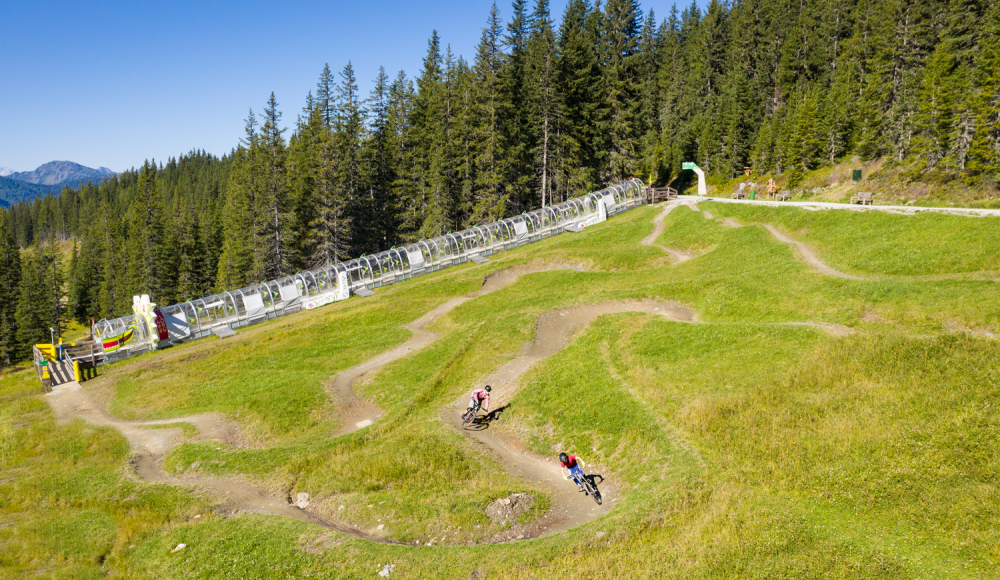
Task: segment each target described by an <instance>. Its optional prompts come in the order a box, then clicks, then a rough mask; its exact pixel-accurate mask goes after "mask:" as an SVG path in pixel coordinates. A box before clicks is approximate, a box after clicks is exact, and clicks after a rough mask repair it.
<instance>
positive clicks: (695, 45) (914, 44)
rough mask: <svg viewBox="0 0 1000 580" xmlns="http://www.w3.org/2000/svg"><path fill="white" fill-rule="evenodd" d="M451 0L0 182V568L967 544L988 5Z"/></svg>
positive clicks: (988, 505) (987, 559) (810, 571)
mask: <svg viewBox="0 0 1000 580" xmlns="http://www.w3.org/2000/svg"><path fill="white" fill-rule="evenodd" d="M658 6H659V5H658ZM668 6H669V4H668ZM289 9H291V8H289ZM177 10H186V9H185V8H182V7H177ZM559 12H561V13H559ZM482 16H483V17H484V19H483V20H482V21H480V22H470V23H467V26H468V27H472V28H474V29H477V30H480V29H481V35H480V36H479V41H478V44H477V45H476V47H475V51H474V54H471V55H461V54H456V51H454V50H453V48H452V45H449V43H448V42H449V41H448V39H447V38H442V36H439V33H438V32H437V31H430V34H429V39H428V40H427V44H426V47H423V46H419V47H409V46H400V47H399V48H398V50H404V51H414V52H415V53H416V51H419V53H418V54H416V56H417V57H419V54H423V58H422V67H421V68H420V69H419V70H416V71H402V70H401V71H398V72H392V71H387V70H386V69H385V68H384V67H382V68H378V71H377V74H375V75H374V82H373V83H372V84H371V85H369V86H363V85H367V84H368V83H367V81H364V82H361V83H359V80H358V78H357V71H356V70H355V68H354V65H352V62H351V60H350V59H351V58H352V55H351V54H335V55H333V57H332V58H333V59H336V60H335V61H334V60H331V62H332V63H333V66H332V67H331V66H330V65H329V64H328V65H326V66H324V67H322V70H320V71H317V72H318V73H319V76H318V80H317V82H316V84H315V88H314V89H313V90H311V91H309V92H308V93H307V94H305V95H301V94H299V95H283V94H276V92H277V91H276V92H270V94H262V95H259V97H256V96H255V97H253V99H254V102H257V99H258V98H259V99H260V100H259V102H260V103H261V106H260V107H259V109H258V108H257V107H255V108H254V109H251V110H249V111H247V112H245V113H242V112H238V113H236V114H234V115H233V121H234V122H235V121H236V120H237V119H240V118H243V119H244V120H243V122H242V124H243V132H242V134H241V135H232V143H233V146H232V148H231V150H229V151H228V152H209V151H206V150H203V149H192V150H190V151H189V152H188V153H184V154H181V155H178V156H175V157H169V158H167V159H166V160H163V159H160V160H154V159H151V158H150V159H148V160H146V161H144V162H143V163H142V164H141V165H138V166H136V167H133V168H131V169H128V170H126V171H123V172H121V173H114V172H112V171H111V170H108V169H106V168H104V167H101V169H100V170H89V168H86V167H83V166H81V165H79V164H75V163H69V162H53V164H52V165H53V166H55V165H56V164H57V163H58V164H62V165H65V166H73V167H79V168H81V169H84V170H89V171H94V172H99V174H98V173H95V175H98V176H97V177H94V178H93V180H91V181H86V182H81V181H80V180H75V181H72V182H71V184H70V185H71V186H68V185H38V184H35V183H32V182H28V181H23V180H21V181H19V180H18V176H23V175H27V173H14V172H10V175H12V176H13V177H11V178H7V177H3V178H0V179H3V180H4V183H3V184H2V185H4V187H5V188H7V190H9V191H10V192H13V193H11V199H10V200H6V199H3V198H0V577H2V578H34V577H44V578H103V577H111V578H136V579H138V578H188V577H195V578H261V579H270V578H379V577H382V578H386V577H388V578H475V579H484V578H511V579H513V578H518V579H520V578H525V579H527V578H553V577H566V578H678V579H679V578H684V579H687V578H705V579H708V578H713V579H714V578H852V579H853V578H857V579H868V578H885V579H891V580H900V579H910V578H913V579H918V578H970V579H972V578H975V579H978V578H995V577H998V572H997V570H998V569H1000V547H998V546H1000V526H998V522H1000V463H998V461H997V457H998V449H1000V416H998V414H997V413H996V409H997V408H1000V343H998V340H997V339H998V336H1000V290H998V283H1000V3H998V2H990V1H988V0H884V1H875V0H795V1H792V0H731V1H726V2H722V1H719V0H710V1H707V2H705V1H701V2H694V3H692V4H691V5H690V6H688V7H686V8H678V7H674V8H673V9H671V10H670V11H669V13H667V14H665V15H664V14H660V13H659V10H657V13H656V14H654V11H653V10H652V9H649V8H648V7H645V8H644V7H642V6H640V5H639V3H638V2H637V1H634V0H597V1H596V2H592V1H591V0H569V1H568V2H566V3H565V7H564V8H563V4H560V5H559V9H558V10H556V9H553V8H552V7H550V2H549V0H535V1H534V2H533V3H529V2H527V0H513V3H512V5H511V6H510V7H506V6H498V5H497V4H496V3H494V4H493V5H492V7H491V9H490V10H489V11H488V13H487V14H483V15H482ZM379 17H380V18H393V15H392V14H387V15H379ZM435 18H436V17H435ZM359 24H361V23H359ZM377 37H378V35H373V39H372V42H376V41H378V40H377ZM421 38H426V36H424V33H423V32H421ZM382 40H383V41H384V39H382ZM289 41H290V42H292V41H293V40H289ZM420 42H422V40H420ZM471 45H472V42H471V41H470V42H469V46H470V47H471ZM357 50H359V51H361V50H364V47H363V46H358V47H357ZM15 58H17V57H16V56H15ZM321 58H322V60H320V61H319V63H320V64H322V62H323V61H324V60H327V59H326V57H325V56H322V57H321ZM355 58H357V57H355ZM413 62H414V63H415V64H416V63H419V62H420V61H419V60H416V59H415V60H414V61H413ZM376 64H377V61H376ZM309 68H311V66H310V67H309ZM360 68H361V70H362V71H364V70H365V69H367V67H360ZM262 74H270V73H268V72H262ZM310 76H311V75H310ZM178 82H183V80H182V79H179V80H178ZM269 82H270V81H269ZM309 86H312V81H311V80H309V85H308V86H306V87H304V88H308V87H309ZM267 89H268V90H269V89H270V85H269V86H268V87H267ZM279 97H280V101H279ZM293 101H294V102H295V104H294V105H292V106H289V103H290V102H293ZM243 108H244V107H242V106H241V107H240V109H243ZM19 114H20V113H19ZM23 114H25V115H35V114H38V115H43V114H47V113H44V112H36V111H23ZM164 114H168V113H164ZM244 114H245V117H244ZM233 128H234V129H236V130H238V128H235V127H233ZM226 133H228V132H226ZM143 138H144V139H147V140H155V139H156V136H155V135H144V136H143ZM53 139H54V140H56V139H58V136H54V137H53ZM140 142H141V141H140ZM147 142H148V141H147ZM226 147H229V145H226ZM168 151H169V150H168ZM147 153H148V150H147ZM137 154H138V155H140V157H138V159H140V160H141V159H142V158H143V157H142V155H145V154H144V153H142V152H141V151H139V152H138V153H137ZM157 157H159V155H157ZM60 158H61V157H60ZM80 161H86V160H83V159H81V160H80ZM11 165H12V166H14V164H13V163H12V164H11ZM62 165H60V167H61V166H62ZM107 165H111V166H113V164H112V163H107ZM94 166H95V167H96V166H97V164H94ZM47 183H55V182H47ZM57 187H61V189H59V190H57V189H56V188H57ZM699 192H705V193H707V195H699ZM15 194H16V195H15ZM470 399H471V400H470Z"/></svg>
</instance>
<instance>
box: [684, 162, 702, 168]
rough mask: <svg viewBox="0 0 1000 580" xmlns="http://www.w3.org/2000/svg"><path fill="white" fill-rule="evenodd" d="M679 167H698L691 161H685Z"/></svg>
mask: <svg viewBox="0 0 1000 580" xmlns="http://www.w3.org/2000/svg"><path fill="white" fill-rule="evenodd" d="M681 169H698V166H697V165H695V163H694V162H692V161H685V162H684V163H681Z"/></svg>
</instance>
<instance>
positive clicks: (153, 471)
mask: <svg viewBox="0 0 1000 580" xmlns="http://www.w3.org/2000/svg"><path fill="white" fill-rule="evenodd" d="M45 397H46V398H47V399H48V402H49V405H50V406H51V407H52V409H53V410H54V411H55V414H56V420H57V421H59V422H60V423H65V422H68V421H70V420H72V419H74V418H81V419H83V420H85V421H87V422H89V423H93V424H95V425H100V426H103V427H111V428H113V429H117V430H118V431H120V432H121V433H122V434H123V435H125V437H126V438H127V439H128V442H129V446H130V447H131V452H132V457H131V459H130V462H131V463H132V466H133V468H134V469H135V474H136V475H137V476H138V477H139V478H141V479H143V480H145V481H147V482H150V483H164V484H168V485H176V486H184V487H194V488H197V489H201V490H203V491H206V492H209V493H211V494H212V495H214V496H216V497H220V498H222V500H223V506H222V509H223V511H225V512H229V513H231V514H233V515H235V514H239V513H259V514H270V515H277V516H284V517H288V518H292V519H296V520H299V521H303V522H307V523H311V524H316V525H320V526H323V527H325V528H330V529H333V530H336V531H339V532H342V533H345V534H349V535H352V536H358V537H364V538H368V539H370V540H374V541H379V542H385V541H386V540H385V539H384V538H379V537H375V536H370V535H368V534H366V533H364V532H363V531H361V530H359V529H357V528H354V527H352V526H349V525H347V524H344V523H341V522H331V521H326V520H323V519H320V518H318V517H316V516H314V515H312V514H310V513H309V512H306V511H305V510H302V509H299V508H298V506H296V505H294V504H292V503H291V502H290V500H289V498H282V497H279V496H277V495H276V494H273V493H271V492H269V491H267V490H265V489H261V488H259V487H255V486H252V485H249V484H246V483H243V482H240V481H235V480H231V479H217V478H211V477H202V476H182V477H173V476H170V475H167V474H166V473H164V471H163V469H162V468H161V466H160V462H161V461H162V459H163V457H164V456H165V455H166V454H167V453H169V452H170V450H172V449H173V448H174V447H176V446H178V445H180V444H181V443H183V442H184V441H185V437H184V435H183V431H182V429H181V427H180V426H179V425H178V426H177V427H166V428H164V426H169V425H176V424H180V423H188V424H191V425H194V427H195V429H196V430H197V435H195V436H194V437H193V438H190V439H187V440H188V441H216V442H218V443H223V444H226V445H238V444H239V440H240V435H239V430H238V428H237V427H236V426H235V425H233V424H232V423H231V422H229V421H227V420H226V419H224V418H223V417H222V416H220V415H216V414H214V413H205V414H200V415H189V416H186V417H175V418H173V419H163V420H156V421H126V420H124V419H119V418H117V417H112V416H111V415H109V414H108V413H107V412H105V411H104V410H103V409H101V408H100V407H98V406H97V405H96V404H95V403H94V402H93V401H92V400H91V399H90V398H89V397H87V395H86V394H85V393H84V392H83V388H82V387H81V386H80V383H77V382H76V381H73V382H70V383H65V384H62V385H59V386H56V387H54V388H53V389H52V391H51V392H50V393H48V394H46V395H45Z"/></svg>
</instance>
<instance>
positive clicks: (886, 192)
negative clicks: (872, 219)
mask: <svg viewBox="0 0 1000 580" xmlns="http://www.w3.org/2000/svg"><path fill="white" fill-rule="evenodd" d="M886 161H887V160H885V159H875V160H872V161H865V162H862V161H860V160H859V159H857V158H854V159H853V160H847V159H844V160H842V161H841V162H839V163H837V164H836V165H828V166H823V167H819V168H817V169H814V170H812V171H807V172H806V173H805V175H804V176H803V178H802V180H801V181H800V182H799V183H798V184H797V185H794V186H789V175H788V174H787V173H786V174H770V173H765V174H754V176H753V177H747V176H746V175H737V176H736V177H734V178H733V179H726V178H724V177H722V176H719V175H711V176H709V177H708V185H709V190H710V195H713V196H724V197H728V196H729V195H731V194H732V193H733V192H734V191H736V190H737V189H738V187H739V184H740V183H749V182H754V183H756V184H757V186H756V188H755V189H756V190H757V199H767V181H768V179H772V178H773V179H774V180H775V183H777V185H778V190H779V191H781V190H786V189H787V190H789V191H791V192H792V199H794V200H795V201H821V202H835V203H849V202H850V201H851V197H852V196H854V195H857V193H858V192H862V191H866V192H871V193H873V194H874V203H875V204H878V205H913V206H923V207H974V208H992V209H997V208H1000V182H998V181H997V180H996V179H990V178H988V177H987V178H984V179H981V180H979V181H978V182H975V183H968V182H966V181H965V180H964V179H961V178H960V177H959V176H957V175H954V174H950V175H949V174H948V173H946V172H945V173H942V172H939V171H936V170H931V171H925V170H922V169H921V170H920V171H919V172H918V173H916V174H914V172H913V169H912V168H910V167H906V166H899V165H896V164H894V163H892V162H891V161H889V162H886ZM855 169H860V170H861V174H862V180H861V181H854V179H853V171H854V170H855ZM689 192H690V190H689ZM745 193H746V195H748V196H749V195H750V188H749V187H747V188H746V190H745Z"/></svg>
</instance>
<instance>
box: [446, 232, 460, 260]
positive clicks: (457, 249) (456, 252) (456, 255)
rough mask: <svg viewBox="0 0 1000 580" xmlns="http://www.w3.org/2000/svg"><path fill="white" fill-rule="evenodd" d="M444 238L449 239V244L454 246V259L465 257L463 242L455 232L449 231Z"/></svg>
mask: <svg viewBox="0 0 1000 580" xmlns="http://www.w3.org/2000/svg"><path fill="white" fill-rule="evenodd" d="M444 239H445V240H447V241H448V245H449V246H451V247H452V252H453V253H454V258H452V259H455V258H461V257H463V252H462V250H463V248H462V244H461V243H460V242H459V241H458V238H457V237H455V234H453V233H451V232H448V233H447V234H445V235H444Z"/></svg>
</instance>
